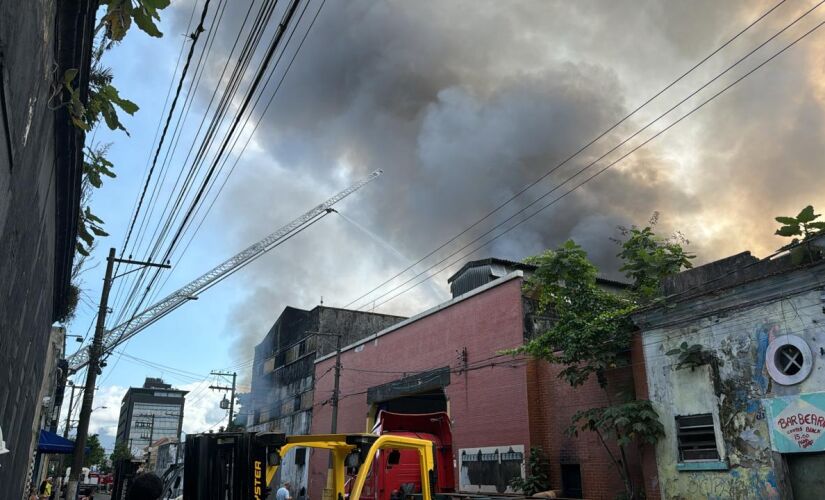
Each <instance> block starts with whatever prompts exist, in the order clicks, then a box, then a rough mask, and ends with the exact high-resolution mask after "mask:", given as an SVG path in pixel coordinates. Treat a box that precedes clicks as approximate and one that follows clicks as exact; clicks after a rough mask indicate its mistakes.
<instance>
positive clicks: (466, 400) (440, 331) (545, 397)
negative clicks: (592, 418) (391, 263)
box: [309, 259, 641, 499]
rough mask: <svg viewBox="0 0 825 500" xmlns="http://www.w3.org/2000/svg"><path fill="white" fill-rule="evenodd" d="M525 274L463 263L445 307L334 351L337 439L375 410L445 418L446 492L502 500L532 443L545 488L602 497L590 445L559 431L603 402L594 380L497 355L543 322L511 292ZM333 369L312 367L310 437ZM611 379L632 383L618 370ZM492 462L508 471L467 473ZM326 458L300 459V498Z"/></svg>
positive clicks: (323, 470)
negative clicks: (546, 472) (544, 463)
mask: <svg viewBox="0 0 825 500" xmlns="http://www.w3.org/2000/svg"><path fill="white" fill-rule="evenodd" d="M529 270H530V268H529V267H527V266H524V265H522V264H518V263H513V262H508V261H502V260H498V259H487V260H483V261H476V262H471V263H469V264H467V265H466V266H464V268H462V269H461V270H460V271H459V272H458V273H456V274H455V275H454V276H453V277H451V278H450V283H451V287H452V291H453V297H454V298H453V299H452V300H450V301H448V302H445V303H443V304H440V305H438V306H436V307H434V308H432V309H430V310H427V311H425V312H423V313H421V314H419V315H417V316H414V317H412V318H409V319H408V320H405V321H402V322H400V323H398V324H396V325H393V326H392V327H389V328H387V329H385V330H382V331H381V332H378V333H376V334H374V335H371V336H369V337H367V338H365V339H363V340H361V341H359V342H356V343H354V344H351V345H349V346H346V347H345V348H344V349H343V352H342V355H341V366H342V371H341V380H340V390H341V397H340V404H339V409H338V432H365V431H369V430H370V429H371V428H372V425H373V423H374V418H375V416H376V414H377V412H378V411H379V410H381V409H386V410H389V411H394V412H401V413H424V412H431V411H441V410H445V411H447V412H448V413H449V415H450V419H451V421H452V430H453V449H454V453H455V457H454V458H455V468H456V474H455V476H456V482H457V484H456V487H457V488H458V489H460V490H462V491H469V492H478V491H491V492H494V491H496V490H498V491H501V492H503V491H504V490H505V488H507V483H508V482H509V479H510V478H511V477H512V476H513V474H522V473H523V467H524V464H526V455H527V453H529V450H530V448H531V446H537V447H540V448H542V450H543V451H544V452H545V454H546V456H547V458H548V460H549V465H550V476H551V487H552V488H553V489H557V490H563V491H564V494H565V495H566V496H572V497H575V496H579V497H584V498H610V499H612V498H614V496H615V494H616V493H617V492H619V491H622V490H623V486H622V482H621V479H620V477H619V475H618V473H617V472H616V470H615V468H614V467H613V465H612V464H611V463H610V461H609V457H608V455H607V453H606V452H605V451H604V449H603V448H602V446H601V445H600V444H599V443H598V441H597V437H596V436H595V435H589V434H581V435H580V436H579V437H578V438H569V437H567V436H566V435H565V433H564V431H565V429H566V428H567V427H568V426H569V424H570V417H571V416H572V415H573V413H575V412H576V411H577V410H578V409H583V408H590V407H593V406H596V405H599V404H606V402H607V401H606V399H605V397H604V394H603V391H601V389H599V388H598V386H597V385H596V384H595V382H593V384H592V385H585V386H584V387H580V388H576V389H575V390H574V389H572V388H571V387H570V386H569V385H567V383H566V382H564V381H562V380H560V379H558V378H557V377H556V375H557V373H558V370H559V368H557V367H553V366H551V365H549V364H547V363H544V362H537V361H533V360H527V359H524V358H513V357H512V356H508V355H503V354H501V351H502V350H505V349H509V348H513V347H516V346H519V345H521V344H522V343H523V342H524V339H525V338H529V336H530V335H531V334H532V332H533V331H534V330H535V329H536V325H538V324H540V323H541V322H542V321H544V319H543V318H541V317H538V316H537V315H536V314H535V313H534V312H533V310H532V305H531V304H532V302H531V301H530V300H528V299H527V298H525V297H524V295H523V294H522V285H523V273H524V272H529ZM603 285H604V286H606V287H615V286H618V284H617V283H613V282H609V281H603ZM334 364H335V356H334V354H330V355H328V356H325V357H322V358H319V359H318V360H317V361H316V366H315V380H316V386H315V396H314V403H313V407H314V410H313V419H312V433H313V434H318V433H328V432H329V431H330V423H331V421H330V419H331V408H330V405H329V404H328V402H329V399H330V397H331V395H332V393H333V381H334V377H333V376H332V370H333V368H334ZM611 377H612V378H615V379H616V380H622V381H623V383H624V384H625V385H627V386H632V385H633V375H632V373H631V370H630V369H625V370H623V371H620V372H619V373H616V374H613V375H611ZM504 456H506V457H507V459H508V460H509V462H507V463H505V462H506V461H505V460H504V459H502V458H499V459H498V461H497V462H496V463H485V464H483V466H484V467H487V468H486V469H483V470H484V471H485V472H483V473H479V470H480V469H479V468H478V467H479V466H480V465H481V464H479V463H478V462H479V461H483V460H487V461H489V460H491V458H490V457H504ZM515 458H518V459H519V460H518V461H517V463H515V462H514V459H515ZM326 460H327V459H326V457H325V456H323V455H321V454H320V453H316V454H314V455H313V456H312V457H311V458H310V470H309V475H310V477H309V496H310V498H320V497H321V492H322V491H323V488H324V485H325V482H326V474H327V461H326ZM634 460H635V459H634ZM640 475H641V474H640ZM639 484H641V483H639ZM508 491H509V490H508Z"/></svg>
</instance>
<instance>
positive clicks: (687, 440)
mask: <svg viewBox="0 0 825 500" xmlns="http://www.w3.org/2000/svg"><path fill="white" fill-rule="evenodd" d="M676 439H677V441H678V443H679V461H680V462H688V461H692V460H719V452H718V450H717V449H716V433H715V431H714V428H713V415H711V414H710V413H704V414H701V415H687V416H681V417H676Z"/></svg>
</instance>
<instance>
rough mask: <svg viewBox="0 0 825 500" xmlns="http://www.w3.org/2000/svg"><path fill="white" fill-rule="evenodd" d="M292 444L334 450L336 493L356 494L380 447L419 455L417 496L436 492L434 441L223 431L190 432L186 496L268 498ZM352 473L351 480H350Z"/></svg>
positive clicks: (196, 499)
mask: <svg viewBox="0 0 825 500" xmlns="http://www.w3.org/2000/svg"><path fill="white" fill-rule="evenodd" d="M293 448H314V449H319V450H328V451H329V452H330V456H331V457H332V460H331V469H332V479H331V485H330V487H331V491H332V498H334V499H337V500H345V499H347V498H352V499H358V498H360V497H361V491H362V490H363V488H364V484H365V482H366V480H367V476H368V475H369V473H370V471H371V470H372V466H373V461H374V460H375V458H376V456H377V453H378V451H379V450H387V451H386V452H387V453H389V454H391V455H392V454H395V455H397V454H399V453H400V452H401V450H411V451H415V452H417V454H418V457H419V470H420V471H421V473H420V474H421V477H420V485H421V488H420V491H419V492H417V493H416V498H421V499H422V500H430V499H432V498H433V492H432V485H433V484H436V482H437V481H436V465H435V458H434V457H435V455H434V450H433V448H434V445H433V443H432V441H429V440H425V439H418V438H414V437H407V436H395V435H391V434H385V435H381V436H377V435H374V434H318V435H310V436H286V435H284V434H277V433H247V432H221V433H207V434H196V435H190V436H187V438H186V450H185V458H184V476H183V485H184V486H183V498H184V499H186V500H241V499H256V500H258V499H264V498H267V496H268V495H269V493H270V489H269V485H270V484H271V483H272V480H273V479H274V477H275V473H276V472H277V470H278V466H279V465H280V463H281V458H282V457H284V456H285V455H286V454H287V452H289V451H290V450H291V449H293ZM353 472H354V475H353ZM348 474H349V477H350V480H349V481H348V482H347V476H348Z"/></svg>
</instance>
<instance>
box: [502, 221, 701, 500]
mask: <svg viewBox="0 0 825 500" xmlns="http://www.w3.org/2000/svg"><path fill="white" fill-rule="evenodd" d="M655 222H656V216H655V215H654V218H653V219H651V225H649V226H647V227H644V228H637V227H632V228H630V229H625V230H624V231H623V232H624V235H625V237H626V238H625V239H624V241H621V242H620V243H621V251H620V253H619V255H618V256H619V258H621V259H622V261H623V266H622V267H621V269H622V271H624V272H625V274H626V275H627V276H628V278H630V279H631V281H632V283H631V286H630V290H629V292H628V293H624V294H617V293H612V292H608V291H605V290H603V289H602V288H600V287H599V285H598V283H597V280H596V276H597V269H596V267H595V266H594V265H593V264H592V263H591V262H590V260H589V259H588V258H587V254H586V253H585V251H584V250H583V249H582V248H581V247H580V246H578V245H577V244H576V243H575V242H573V241H572V240H568V241H567V242H565V243H564V244H562V245H561V246H560V247H558V248H557V249H555V250H547V251H545V252H544V253H542V254H540V255H537V256H535V257H530V258H529V259H527V260H526V262H527V263H529V264H532V265H534V266H536V271H535V272H534V273H533V274H532V275H531V276H530V278H528V279H527V282H526V284H525V292H526V293H527V294H528V295H530V296H531V297H533V298H535V300H536V301H537V303H538V304H537V306H538V309H539V311H541V312H544V313H546V314H547V315H549V316H550V317H551V318H552V321H551V323H550V325H549V326H548V327H547V328H546V329H545V330H543V331H541V332H540V333H539V334H538V335H537V336H535V337H534V338H533V339H531V340H530V341H528V342H527V343H526V344H525V345H523V346H521V347H520V348H518V349H516V350H514V352H516V353H526V354H528V355H530V356H533V357H535V358H538V359H543V360H546V361H549V362H550V363H553V364H558V365H561V366H563V369H562V370H561V371H560V372H559V377H560V378H562V379H564V380H565V381H567V382H568V383H569V384H570V385H571V386H574V387H576V386H579V385H581V384H584V383H585V382H587V381H588V380H589V379H590V377H591V376H594V377H595V378H596V380H597V382H598V384H599V386H600V387H601V388H602V389H603V390H604V391H605V395H606V397H607V398H606V399H607V401H608V405H607V406H605V407H599V408H589V409H585V410H582V411H579V412H577V413H576V414H575V415H574V416H573V419H572V422H571V426H570V427H569V428H568V429H567V432H568V433H569V434H571V435H577V434H578V432H579V431H590V432H594V433H596V434H597V435H598V437H599V439H600V441H601V443H602V445H603V446H604V448H605V450H606V451H607V453H608V455H609V456H610V458H611V460H612V462H613V464H614V466H615V467H616V469H617V471H618V472H619V474H620V476H621V477H622V480H623V481H624V484H625V494H626V496H627V497H628V498H639V497H640V495H641V494H642V492H641V491H639V490H638V489H637V487H636V485H635V484H633V480H632V475H631V471H630V468H629V464H628V461H627V447H628V446H631V445H634V444H635V445H638V444H641V443H655V442H656V441H657V440H658V439H659V438H660V437H661V436H663V435H664V427H663V426H662V424H661V422H659V419H658V415H657V413H656V411H655V409H654V408H653V406H652V405H651V403H650V402H649V401H645V400H637V399H634V398H633V397H632V396H631V395H622V394H620V393H617V392H616V391H612V390H611V388H609V387H608V377H607V374H608V373H609V371H610V370H614V369H616V368H619V367H622V366H626V365H627V363H628V356H627V355H626V353H627V351H628V350H629V348H630V342H631V338H632V335H633V334H634V332H635V326H634V325H633V323H632V321H631V319H630V315H631V313H633V312H634V311H636V310H637V309H638V308H639V307H641V306H643V305H646V304H649V303H650V302H651V301H653V300H656V298H657V294H658V293H659V286H660V284H661V280H662V279H663V278H665V277H666V276H669V275H671V274H674V273H677V272H679V271H681V270H682V269H686V268H689V267H691V263H690V259H692V258H693V255H690V254H688V253H687V252H685V251H684V249H683V248H682V245H681V242H680V240H679V238H661V237H658V236H657V235H656V234H655V233H654V231H653V228H652V225H653V224H655ZM614 449H617V450H618V454H616V453H614Z"/></svg>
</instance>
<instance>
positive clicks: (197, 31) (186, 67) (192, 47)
mask: <svg viewBox="0 0 825 500" xmlns="http://www.w3.org/2000/svg"><path fill="white" fill-rule="evenodd" d="M209 1H210V0H206V1H205V2H204V4H203V10H202V11H201V19H200V22H199V23H198V27H197V28H195V31H194V32H193V33H192V35H191V37H192V44H191V45H190V46H189V54H188V55H187V56H186V63H185V64H184V66H183V71H182V72H181V76H180V80H179V81H178V88H177V89H176V90H175V97H174V98H173V99H172V105H171V107H170V109H169V115H168V116H167V118H166V123H165V124H164V126H163V132H161V135H160V141H159V142H158V147H157V150H155V157H154V158H153V159H152V166H151V167H149V173H148V175H147V176H146V183H145V184H144V185H143V191H142V192H141V194H140V199H139V200H138V204H137V208H136V209H135V214H134V216H133V217H132V222H131V223H130V224H129V230H128V231H127V232H126V240H125V241H124V243H123V249H122V250H121V256H123V254H124V253H125V252H126V247H127V246H128V245H129V238H130V237H131V236H132V230H133V229H134V227H135V222H136V220H137V217H138V214H139V213H140V208H141V205H142V204H143V198H144V197H145V196H146V190H147V189H149V183H150V182H151V180H152V173H153V172H154V170H155V165H156V164H157V161H158V155H159V154H160V149H161V147H162V146H163V141H164V139H165V138H166V131H167V130H168V129H169V123H170V122H171V121H172V114H173V113H174V111H175V106H176V105H177V102H178V98H179V97H180V93H181V89H182V88H183V82H184V80H185V79H186V72H187V71H188V70H189V64H190V63H191V62H192V56H193V55H194V53H195V44H197V42H198V39H199V38H200V34H201V33H202V32H203V31H204V28H203V21H204V20H205V19H206V13H207V11H208V9H209Z"/></svg>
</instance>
